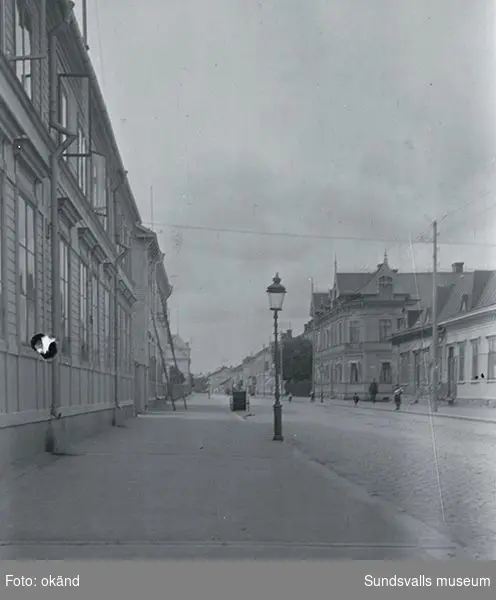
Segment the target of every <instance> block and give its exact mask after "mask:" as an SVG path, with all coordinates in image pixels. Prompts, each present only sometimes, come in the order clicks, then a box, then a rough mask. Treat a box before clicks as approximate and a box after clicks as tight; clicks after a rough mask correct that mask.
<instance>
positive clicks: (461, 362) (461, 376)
mask: <svg viewBox="0 0 496 600" xmlns="http://www.w3.org/2000/svg"><path fill="white" fill-rule="evenodd" d="M458 381H460V382H461V381H465V342H461V343H460V344H458Z"/></svg>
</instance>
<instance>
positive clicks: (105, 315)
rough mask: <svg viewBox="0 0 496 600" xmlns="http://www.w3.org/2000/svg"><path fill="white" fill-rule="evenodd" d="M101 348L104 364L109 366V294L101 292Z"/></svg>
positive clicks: (105, 290) (105, 291)
mask: <svg viewBox="0 0 496 600" xmlns="http://www.w3.org/2000/svg"><path fill="white" fill-rule="evenodd" d="M103 346H104V354H103V356H104V364H105V366H107V367H109V366H110V359H111V348H112V347H111V345H110V292H109V291H108V289H106V288H104V290H103Z"/></svg>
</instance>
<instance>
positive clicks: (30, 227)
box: [26, 204, 34, 252]
mask: <svg viewBox="0 0 496 600" xmlns="http://www.w3.org/2000/svg"><path fill="white" fill-rule="evenodd" d="M26 236H27V243H28V250H31V252H34V211H33V208H32V206H30V205H29V204H28V205H27V221H26Z"/></svg>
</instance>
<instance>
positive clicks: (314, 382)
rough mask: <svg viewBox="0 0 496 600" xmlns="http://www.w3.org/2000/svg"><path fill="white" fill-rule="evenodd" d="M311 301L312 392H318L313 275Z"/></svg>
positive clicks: (311, 279) (311, 278)
mask: <svg viewBox="0 0 496 600" xmlns="http://www.w3.org/2000/svg"><path fill="white" fill-rule="evenodd" d="M310 290H311V292H310V302H311V307H312V393H313V394H314V397H315V393H316V391H317V390H316V387H317V377H316V375H317V356H316V352H317V324H316V322H315V312H316V311H315V302H314V286H313V277H310Z"/></svg>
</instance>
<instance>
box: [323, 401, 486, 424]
mask: <svg viewBox="0 0 496 600" xmlns="http://www.w3.org/2000/svg"><path fill="white" fill-rule="evenodd" d="M316 406H318V405H316ZM320 406H324V407H326V408H331V407H332V406H339V407H341V408H354V407H353V406H351V405H348V404H321V405H320ZM359 408H366V409H367V410H375V411H376V412H379V411H380V412H389V411H386V410H384V409H382V408H379V409H377V408H374V407H373V406H364V405H362V406H359ZM391 412H396V411H394V410H392V411H391ZM400 412H401V413H405V414H407V415H420V416H422V417H441V418H445V419H459V420H460V421H475V422H478V423H494V424H496V418H495V419H486V418H483V417H466V416H465V415H445V414H442V413H434V412H416V411H413V410H404V409H402V410H400Z"/></svg>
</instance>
